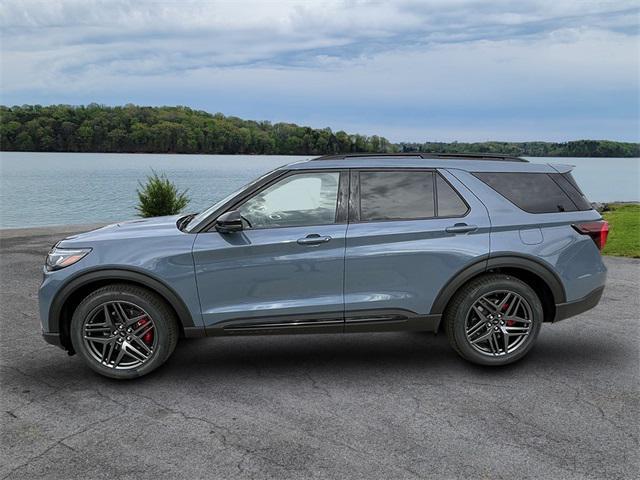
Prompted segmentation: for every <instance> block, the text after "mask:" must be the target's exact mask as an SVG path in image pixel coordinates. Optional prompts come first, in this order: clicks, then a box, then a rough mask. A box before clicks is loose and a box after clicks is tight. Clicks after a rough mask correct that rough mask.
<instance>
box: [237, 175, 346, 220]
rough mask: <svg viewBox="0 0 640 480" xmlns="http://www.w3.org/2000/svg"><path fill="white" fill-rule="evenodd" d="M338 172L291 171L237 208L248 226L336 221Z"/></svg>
mask: <svg viewBox="0 0 640 480" xmlns="http://www.w3.org/2000/svg"><path fill="white" fill-rule="evenodd" d="M339 180H340V173H339V172H314V173H300V174H294V175H290V176H288V177H286V178H284V179H282V180H280V181H278V182H276V183H275V184H273V185H271V186H269V187H267V188H265V189H264V190H262V191H261V192H260V193H258V194H257V195H255V196H253V197H251V198H250V199H249V200H247V201H246V202H245V203H243V204H242V205H240V206H239V207H238V208H237V209H238V210H239V211H240V214H241V215H242V216H243V217H244V218H245V219H246V220H247V223H248V224H249V227H250V228H274V227H298V226H305V225H329V224H332V223H335V221H336V208H337V203H338V185H339Z"/></svg>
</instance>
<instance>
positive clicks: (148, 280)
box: [49, 268, 195, 333]
mask: <svg viewBox="0 0 640 480" xmlns="http://www.w3.org/2000/svg"><path fill="white" fill-rule="evenodd" d="M103 281H110V282H118V281H123V282H130V283H136V284H139V285H142V286H144V287H146V288H148V289H149V290H153V291H154V292H156V293H157V294H158V295H160V296H161V297H163V298H164V299H165V300H166V301H167V302H168V303H169V305H171V307H173V309H174V310H175V312H176V314H177V315H178V320H179V321H180V323H181V324H182V326H183V327H184V328H189V327H194V326H195V324H194V321H193V318H192V316H191V313H190V312H189V309H188V308H187V306H186V305H185V303H184V301H183V300H182V299H181V298H180V296H179V295H178V294H177V293H176V292H175V291H174V290H173V289H172V288H171V287H169V286H168V285H166V284H165V283H164V282H162V281H161V280H158V279H156V278H153V277H151V276H149V275H148V274H147V273H142V272H137V271H135V270H128V269H121V268H108V269H101V270H92V271H90V272H85V273H81V274H80V275H78V276H76V277H73V278H71V279H70V280H69V281H67V283H65V284H64V286H63V287H62V288H61V289H60V290H59V291H58V293H57V294H56V296H55V297H54V299H53V301H52V302H51V306H50V307H49V329H50V331H51V332H54V333H55V332H60V316H61V315H62V307H63V306H64V304H65V303H66V302H67V300H69V298H70V297H71V296H72V295H73V294H74V293H75V292H76V291H78V289H79V288H82V287H84V286H86V285H89V284H90V283H94V282H103Z"/></svg>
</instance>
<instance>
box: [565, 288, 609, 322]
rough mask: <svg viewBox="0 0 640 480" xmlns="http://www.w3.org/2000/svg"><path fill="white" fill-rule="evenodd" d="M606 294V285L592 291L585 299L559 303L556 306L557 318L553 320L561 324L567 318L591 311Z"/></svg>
mask: <svg viewBox="0 0 640 480" xmlns="http://www.w3.org/2000/svg"><path fill="white" fill-rule="evenodd" d="M603 292H604V285H603V286H602V287H598V288H596V289H595V290H593V291H591V292H590V293H588V294H587V295H585V296H584V297H582V298H580V299H578V300H574V301H573V302H566V303H558V304H556V316H555V318H554V319H553V321H554V322H559V321H560V320H564V319H565V318H569V317H574V316H576V315H579V314H581V313H584V312H586V311H587V310H591V309H592V308H593V307H595V306H596V305H597V304H598V303H599V302H600V298H602V293H603Z"/></svg>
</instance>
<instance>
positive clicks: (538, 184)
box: [474, 172, 591, 213]
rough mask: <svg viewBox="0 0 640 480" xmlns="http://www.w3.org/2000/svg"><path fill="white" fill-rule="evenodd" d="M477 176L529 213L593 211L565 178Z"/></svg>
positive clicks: (500, 175) (547, 176)
mask: <svg viewBox="0 0 640 480" xmlns="http://www.w3.org/2000/svg"><path fill="white" fill-rule="evenodd" d="M474 175H475V176H476V177H477V178H479V179H480V180H482V181H483V182H484V183H486V184H487V185H489V186H490V187H491V188H493V189H494V190H495V191H497V192H498V193H499V194H501V195H502V196H503V197H505V198H506V199H508V200H509V201H511V202H512V203H513V204H515V205H516V206H517V207H519V208H521V209H522V210H524V211H525V212H529V213H553V212H574V211H577V210H589V209H590V208H591V206H590V205H589V202H587V201H586V199H585V198H584V196H583V195H582V194H581V192H580V191H579V190H576V188H575V187H574V186H573V185H571V183H570V182H569V181H568V180H567V179H566V178H564V177H562V175H561V174H546V173H517V172H476V173H474ZM554 175H555V177H556V178H554ZM574 183H575V182H574ZM569 187H570V188H569ZM565 189H566V190H569V189H571V192H570V193H567V191H566V190H565Z"/></svg>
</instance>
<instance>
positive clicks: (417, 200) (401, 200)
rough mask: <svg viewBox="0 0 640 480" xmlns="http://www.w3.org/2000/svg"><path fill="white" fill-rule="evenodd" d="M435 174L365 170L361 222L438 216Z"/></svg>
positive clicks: (361, 192) (361, 199)
mask: <svg viewBox="0 0 640 480" xmlns="http://www.w3.org/2000/svg"><path fill="white" fill-rule="evenodd" d="M433 175H434V174H433V172H425V171H416V172H410V171H379V172H373V171H361V172H360V221H363V222H375V221H380V220H414V219H418V218H430V217H434V216H435V199H434V191H433V183H434V182H433Z"/></svg>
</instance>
